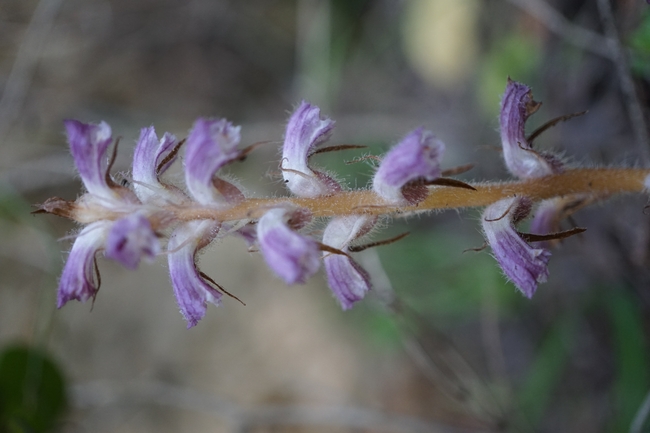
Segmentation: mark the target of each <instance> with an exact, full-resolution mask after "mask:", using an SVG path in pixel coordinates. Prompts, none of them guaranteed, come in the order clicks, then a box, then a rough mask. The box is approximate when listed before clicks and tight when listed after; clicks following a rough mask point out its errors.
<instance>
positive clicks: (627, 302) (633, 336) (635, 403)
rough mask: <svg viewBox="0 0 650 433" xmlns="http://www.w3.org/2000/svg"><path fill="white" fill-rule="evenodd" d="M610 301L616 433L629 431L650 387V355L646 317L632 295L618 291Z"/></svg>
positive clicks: (612, 294)
mask: <svg viewBox="0 0 650 433" xmlns="http://www.w3.org/2000/svg"><path fill="white" fill-rule="evenodd" d="M611 292H612V291H611V290H610V291H609V293H608V294H607V295H606V297H605V296H602V297H601V299H607V301H606V302H605V308H606V309H607V310H608V313H609V318H610V321H611V325H612V344H613V352H614V360H615V368H616V370H615V371H616V378H615V381H614V384H613V389H612V392H613V396H614V402H615V404H616V416H615V421H614V423H615V429H614V430H615V431H627V430H628V428H629V426H630V423H631V422H632V419H633V418H634V415H635V413H636V411H637V410H638V408H639V406H640V405H641V402H642V401H643V398H644V397H645V394H646V393H647V392H648V387H650V371H649V370H648V369H649V367H650V354H649V353H648V348H647V344H646V341H645V335H644V327H643V316H642V311H641V308H639V306H638V304H637V303H636V300H635V299H633V298H632V296H631V295H630V294H629V292H626V291H623V290H615V291H613V292H614V293H611Z"/></svg>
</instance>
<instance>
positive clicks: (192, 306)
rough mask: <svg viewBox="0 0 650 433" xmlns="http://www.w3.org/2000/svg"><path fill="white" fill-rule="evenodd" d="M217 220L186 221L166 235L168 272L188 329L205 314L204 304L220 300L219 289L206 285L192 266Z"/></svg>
mask: <svg viewBox="0 0 650 433" xmlns="http://www.w3.org/2000/svg"><path fill="white" fill-rule="evenodd" d="M218 230H219V223H218V222H215V221H210V220H203V221H190V222H188V223H185V224H182V225H180V226H178V227H177V228H176V229H175V230H174V232H173V233H172V235H171V236H170V238H169V242H168V244H167V251H168V252H169V255H168V257H167V262H168V264H169V275H170V277H171V281H172V286H173V288H174V294H175V295H176V302H178V306H179V308H180V310H181V314H182V315H183V317H184V318H185V320H186V321H187V327H188V328H191V327H193V326H196V324H197V323H198V322H199V320H201V318H202V317H203V316H204V315H205V312H206V310H207V303H208V302H210V303H212V304H214V305H217V306H218V305H219V304H220V303H221V296H222V295H221V292H219V291H218V290H217V289H215V288H214V287H212V286H211V285H209V284H208V283H207V282H206V280H205V278H204V277H203V276H202V275H201V272H200V271H199V270H198V269H197V266H196V253H197V252H198V250H199V249H201V248H202V247H204V246H205V245H207V244H208V243H210V242H211V241H212V239H214V237H215V236H216V234H217V232H218Z"/></svg>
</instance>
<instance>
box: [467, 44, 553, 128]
mask: <svg viewBox="0 0 650 433" xmlns="http://www.w3.org/2000/svg"><path fill="white" fill-rule="evenodd" d="M538 45H539V41H538V40H535V39H534V38H533V37H532V36H530V35H526V34H523V33H520V32H513V33H511V34H509V35H507V36H506V37H503V38H502V39H500V40H498V41H497V42H495V43H494V44H493V46H492V47H491V49H490V50H489V52H488V53H487V54H486V55H485V58H484V61H483V63H482V66H481V70H480V74H479V77H478V89H477V90H478V95H479V102H480V103H481V107H482V108H483V110H484V111H485V112H486V113H487V114H488V115H489V116H490V117H496V116H497V115H498V114H499V100H498V98H496V97H495V95H501V94H503V88H504V86H505V82H506V78H507V77H508V76H510V77H511V78H512V79H513V80H517V81H523V82H531V81H533V80H531V78H532V77H533V76H534V74H535V71H536V70H538V69H539V66H540V63H541V58H542V56H541V53H540V50H539V48H538Z"/></svg>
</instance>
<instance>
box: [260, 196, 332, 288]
mask: <svg viewBox="0 0 650 433" xmlns="http://www.w3.org/2000/svg"><path fill="white" fill-rule="evenodd" d="M310 219H311V215H310V214H309V213H305V211H304V210H303V209H291V208H289V209H287V208H277V209H271V210H269V211H268V212H266V213H265V214H264V216H263V217H262V218H260V220H259V222H258V223H257V239H258V242H259V245H260V251H261V252H262V255H263V256H264V259H265V260H266V263H267V264H268V265H269V267H270V268H271V269H272V270H273V271H274V272H275V273H276V274H277V275H278V276H279V277H280V278H282V279H283V280H284V281H285V282H286V283H287V284H296V283H304V282H305V281H307V279H308V278H310V277H312V276H313V275H314V274H315V273H316V272H317V271H318V268H319V267H320V249H319V246H318V243H317V242H316V241H315V240H313V239H311V238H309V237H307V236H303V235H301V234H300V233H298V232H296V231H295V230H297V229H299V228H301V227H302V226H303V225H304V224H305V223H306V222H308V221H309V220H310Z"/></svg>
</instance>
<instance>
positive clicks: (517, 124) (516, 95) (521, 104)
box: [499, 78, 562, 179]
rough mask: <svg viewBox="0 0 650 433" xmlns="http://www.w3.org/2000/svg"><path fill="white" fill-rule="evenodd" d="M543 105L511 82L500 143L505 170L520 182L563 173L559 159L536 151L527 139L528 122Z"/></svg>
mask: <svg viewBox="0 0 650 433" xmlns="http://www.w3.org/2000/svg"><path fill="white" fill-rule="evenodd" d="M541 105H542V104H541V103H540V102H536V101H534V100H533V92H532V91H531V90H530V87H528V86H526V85H525V84H521V83H518V82H516V81H512V80H511V79H510V78H508V84H507V86H506V91H505V93H504V94H503V98H502V99H501V114H500V116H499V123H500V127H501V143H502V145H503V158H504V160H505V162H506V167H508V170H509V171H510V173H512V174H513V175H515V176H517V177H518V178H520V179H530V178H536V177H543V176H548V175H551V174H554V173H559V172H561V171H562V163H561V161H560V160H559V159H558V158H557V157H555V156H553V155H550V154H545V153H540V152H537V151H535V150H534V149H533V147H532V145H531V143H529V141H528V139H527V138H526V120H527V119H528V117H530V116H531V115H532V114H534V113H535V112H536V111H537V110H538V109H539V107H540V106H541Z"/></svg>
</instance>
